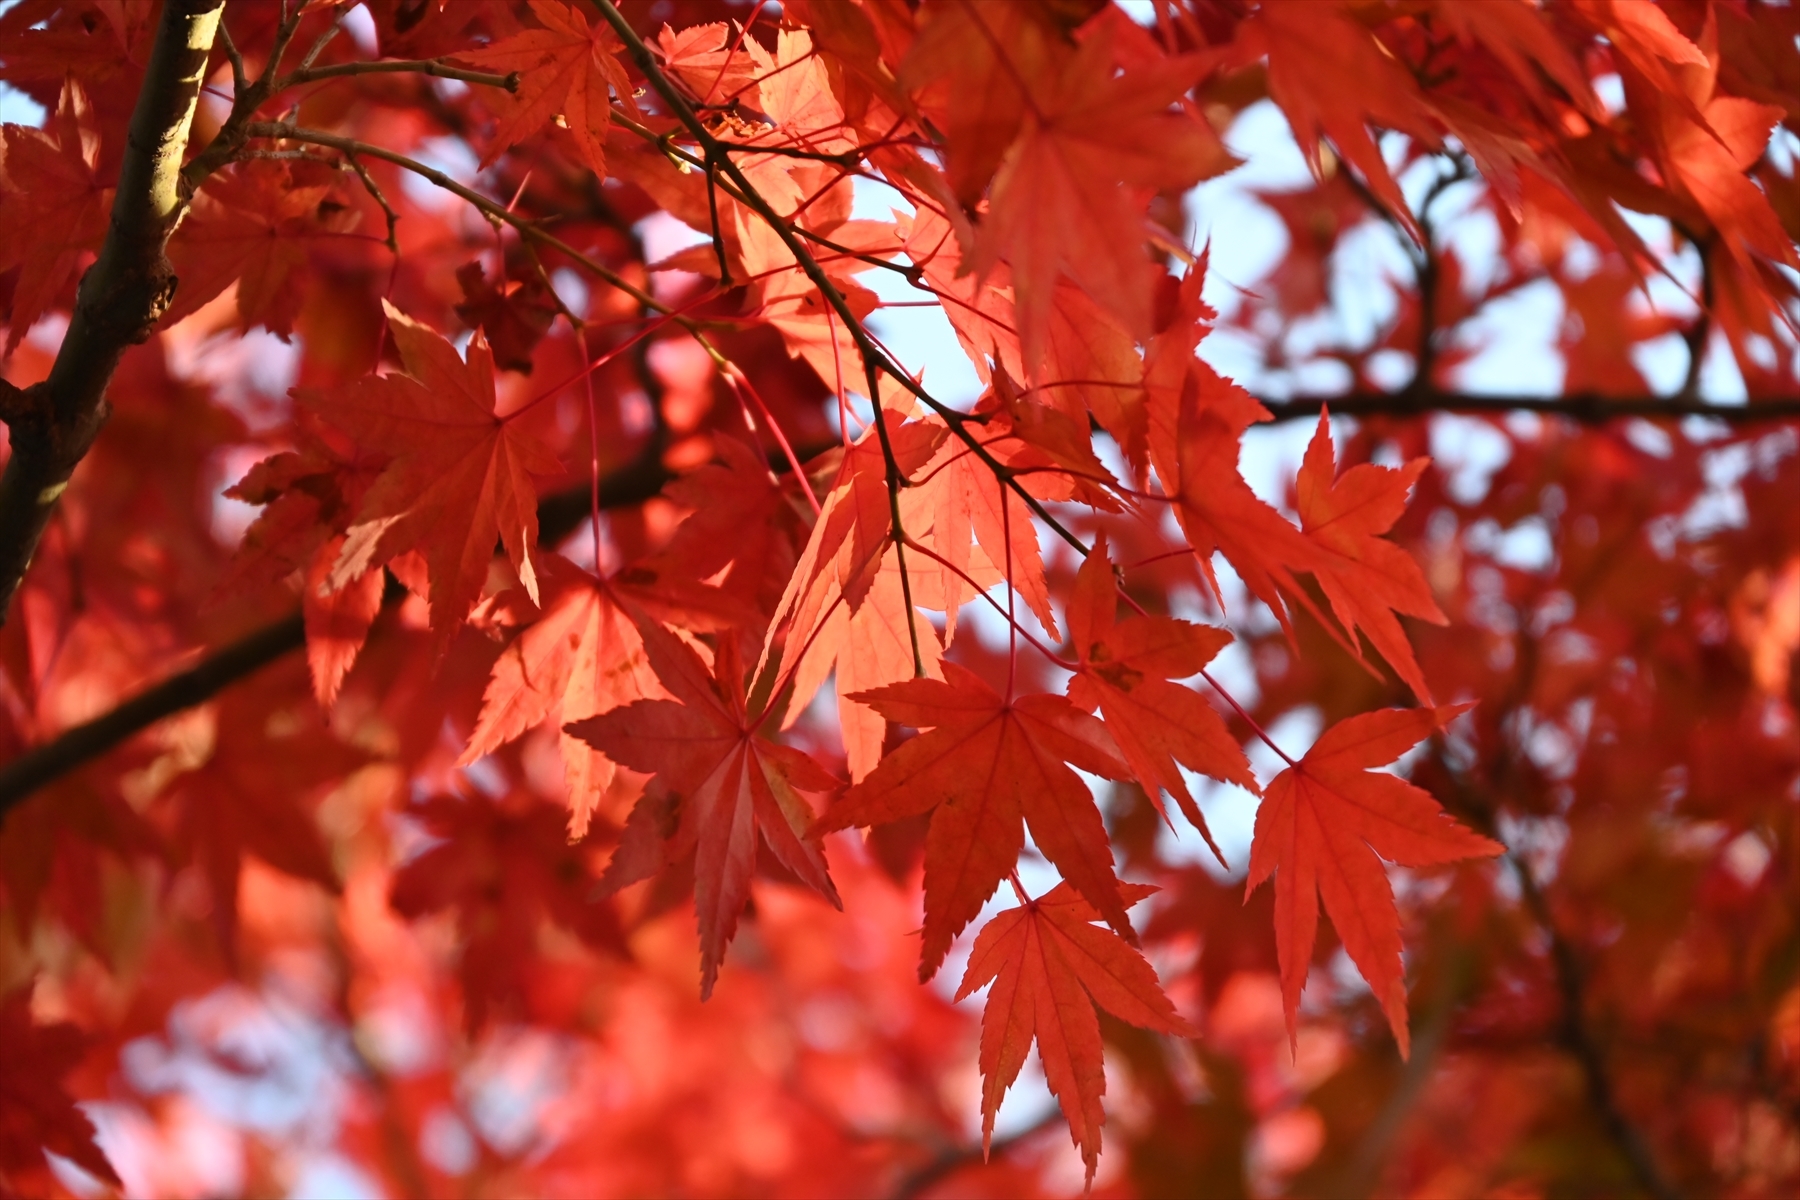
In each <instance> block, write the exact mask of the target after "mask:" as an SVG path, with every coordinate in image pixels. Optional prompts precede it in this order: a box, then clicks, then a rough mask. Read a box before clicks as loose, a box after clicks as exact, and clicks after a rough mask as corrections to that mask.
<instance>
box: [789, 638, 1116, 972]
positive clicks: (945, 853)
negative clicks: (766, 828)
mask: <svg viewBox="0 0 1800 1200" xmlns="http://www.w3.org/2000/svg"><path fill="white" fill-rule="evenodd" d="M943 670H944V678H943V679H942V680H937V679H913V680H909V681H907V682H905V683H898V684H894V685H892V686H890V687H884V688H878V689H876V690H875V691H872V692H861V693H858V694H857V696H856V697H855V698H856V699H857V700H860V701H861V702H862V703H864V704H867V705H868V706H869V707H871V708H873V709H874V710H875V711H876V712H878V713H880V714H881V715H882V716H884V717H886V718H887V719H888V720H890V721H894V722H896V723H898V724H901V725H909V726H911V727H913V728H915V729H923V730H928V731H929V732H925V733H921V734H920V735H919V736H918V737H916V738H914V739H912V740H911V741H909V742H906V743H904V744H903V745H901V746H900V747H899V748H898V749H897V750H895V751H894V752H893V753H891V754H889V755H888V756H887V757H886V758H884V759H882V760H881V765H880V766H878V767H876V768H875V770H874V771H873V772H871V773H870V775H869V777H868V778H866V779H864V780H863V781H862V782H861V783H859V784H857V785H856V786H855V787H853V788H851V789H850V790H849V791H847V792H845V793H844V798H843V799H842V801H840V802H839V803H838V804H837V805H836V806H835V807H833V808H832V810H831V811H830V812H829V813H827V814H826V816H825V819H824V820H823V821H822V822H821V823H820V828H821V829H826V830H830V829H847V828H849V827H850V826H852V825H876V824H882V823H885V822H888V821H899V820H903V819H905V818H907V817H912V816H917V815H919V814H921V813H926V812H930V813H931V814H932V817H931V829H930V832H928V833H927V834H926V838H925V940H924V944H923V946H922V947H921V948H920V952H919V977H920V979H930V978H931V977H932V975H934V974H935V973H936V972H937V969H938V966H939V965H940V964H941V963H942V962H943V961H944V955H945V954H946V953H948V952H949V949H950V940H951V939H952V938H954V937H955V936H956V935H957V933H959V932H960V931H961V930H962V928H963V927H964V926H965V925H967V924H968V923H969V922H970V921H972V920H974V919H975V915H976V914H977V913H979V912H980V911H981V906H982V905H983V904H985V903H986V902H987V898H988V897H989V896H991V895H993V894H994V888H995V887H997V886H998V885H999V883H1000V881H1001V880H1002V879H1005V878H1006V876H1007V874H1008V872H1010V871H1011V870H1012V869H1013V867H1014V865H1015V864H1016V863H1017V862H1018V860H1019V852H1020V851H1021V850H1023V849H1024V848H1025V826H1026V824H1027V823H1029V824H1030V826H1031V836H1032V839H1033V840H1034V841H1035V842H1036V843H1037V846H1038V849H1039V850H1041V851H1043V853H1044V857H1045V858H1048V859H1049V860H1050V861H1051V862H1052V863H1054V864H1055V865H1056V869H1057V870H1058V871H1060V872H1062V876H1063V878H1064V879H1067V880H1068V881H1069V882H1070V884H1072V885H1073V886H1074V888H1075V890H1076V891H1078V892H1080V893H1081V895H1082V896H1084V897H1085V898H1086V899H1087V900H1088V902H1089V903H1091V904H1092V905H1093V906H1094V907H1095V908H1096V909H1098V910H1099V911H1100V913H1101V914H1102V915H1103V916H1104V917H1105V918H1106V921H1107V923H1108V924H1110V925H1111V926H1112V927H1113V928H1114V929H1117V930H1118V931H1119V932H1120V933H1121V934H1123V935H1124V936H1126V937H1128V938H1134V936H1135V935H1133V934H1132V932H1131V922H1130V921H1129V920H1128V919H1127V918H1126V916H1125V904H1124V901H1123V900H1122V899H1121V897H1120V893H1119V881H1118V878H1117V877H1116V876H1115V875H1114V874H1113V861H1112V849H1111V847H1110V845H1109V844H1108V842H1107V838H1106V826H1105V825H1104V824H1103V823H1102V822H1101V820H1100V810H1099V809H1097V808H1096V807H1095V806H1094V797H1093V794H1092V793H1091V792H1089V791H1088V787H1087V784H1085V783H1083V782H1082V781H1081V777H1080V776H1078V775H1076V774H1075V772H1074V771H1073V770H1071V769H1070V766H1071V764H1072V765H1073V766H1075V767H1079V768H1080V769H1082V770H1084V771H1089V772H1092V773H1093V774H1096V775H1104V776H1106V777H1107V778H1109V779H1128V778H1130V777H1131V767H1130V765H1129V764H1127V763H1126V762H1125V761H1124V759H1122V758H1121V757H1120V756H1119V751H1118V748H1117V746H1115V745H1114V743H1113V739H1112V735H1111V734H1110V733H1109V732H1108V731H1107V729H1106V726H1104V725H1102V724H1101V723H1100V722H1099V721H1098V720H1097V719H1095V718H1094V717H1092V716H1090V715H1088V714H1087V713H1084V712H1082V711H1081V710H1080V709H1078V708H1076V707H1075V706H1074V705H1073V704H1070V703H1069V702H1068V701H1067V700H1065V699H1063V698H1062V697H1061V696H1047V695H1032V696H1020V697H1017V698H1013V697H1002V696H1001V695H1000V694H999V693H998V692H996V691H994V689H993V688H991V687H989V686H988V685H987V684H986V683H985V682H983V680H982V679H981V677H980V676H978V675H976V674H975V673H974V672H972V671H969V670H967V669H966V668H964V667H960V666H958V665H956V664H955V663H949V662H947V663H944V664H943ZM934 810H935V811H934Z"/></svg>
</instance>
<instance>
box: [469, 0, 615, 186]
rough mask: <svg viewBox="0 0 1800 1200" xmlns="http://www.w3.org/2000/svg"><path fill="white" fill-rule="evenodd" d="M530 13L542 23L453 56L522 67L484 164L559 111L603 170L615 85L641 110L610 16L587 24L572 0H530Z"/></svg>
mask: <svg viewBox="0 0 1800 1200" xmlns="http://www.w3.org/2000/svg"><path fill="white" fill-rule="evenodd" d="M531 14H532V16H534V17H536V18H537V20H538V23H539V24H540V25H541V26H543V28H541V29H527V30H525V31H524V32H523V33H519V34H515V35H514V36H512V37H510V38H507V39H506V40H505V41H503V42H500V43H498V44H496V45H493V46H489V47H487V48H486V49H484V50H464V51H462V52H460V53H458V54H457V56H456V57H458V58H460V59H462V60H463V61H464V62H466V63H472V64H474V65H475V66H478V67H490V68H492V69H494V70H496V71H505V72H511V71H517V72H518V73H519V90H518V94H517V95H516V96H515V97H514V98H513V100H512V103H511V104H510V105H507V106H506V108H505V110H504V112H503V115H502V116H501V118H500V127H499V128H498V129H496V130H495V131H494V139H493V141H491V142H490V143H488V148H487V152H486V153H485V154H483V155H482V157H481V165H482V166H484V167H485V166H487V165H488V164H489V163H491V162H493V161H494V160H495V159H496V158H499V157H500V155H501V154H502V153H504V152H505V151H506V150H507V149H508V148H509V147H511V146H514V145H517V144H518V143H519V142H521V141H523V140H524V139H526V138H528V137H530V136H531V135H532V134H534V133H536V132H537V131H538V130H540V129H542V128H543V127H544V126H545V125H546V124H548V123H550V122H551V121H554V120H556V119H557V118H559V117H560V118H561V121H560V122H559V123H560V124H563V125H565V126H567V128H568V130H569V133H570V135H571V136H573V137H574V139H575V148H576V150H577V151H578V152H579V153H580V155H581V158H582V160H583V161H584V162H586V163H587V164H588V166H590V167H592V168H593V169H594V174H596V175H599V176H600V177H602V178H605V176H606V131H607V127H608V126H609V125H610V124H611V123H612V116H611V113H612V101H611V97H610V93H616V94H617V95H618V97H619V102H620V104H622V105H623V106H624V107H625V109H626V111H628V112H630V113H632V114H633V115H634V116H635V115H636V113H637V105H636V102H635V101H634V100H633V99H632V96H631V91H632V88H631V77H630V76H629V75H627V74H626V73H625V67H624V65H623V64H622V63H620V62H619V59H618V57H617V54H618V51H619V49H620V48H621V46H620V42H619V39H618V37H617V35H615V34H614V33H613V31H612V29H611V27H610V26H608V25H607V24H606V22H604V21H600V22H596V23H595V24H594V25H591V26H590V25H589V24H588V23H587V19H586V18H585V17H584V16H582V14H581V13H580V11H579V10H577V9H576V8H575V7H574V6H573V5H569V4H561V3H558V2H557V0H531Z"/></svg>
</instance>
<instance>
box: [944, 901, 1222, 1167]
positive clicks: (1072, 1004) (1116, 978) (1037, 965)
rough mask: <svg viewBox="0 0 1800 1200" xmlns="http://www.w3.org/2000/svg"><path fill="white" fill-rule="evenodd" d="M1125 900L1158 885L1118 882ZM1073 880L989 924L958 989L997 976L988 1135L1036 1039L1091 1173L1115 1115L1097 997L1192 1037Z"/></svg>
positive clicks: (1145, 1022)
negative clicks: (1104, 1101) (1105, 1104)
mask: <svg viewBox="0 0 1800 1200" xmlns="http://www.w3.org/2000/svg"><path fill="white" fill-rule="evenodd" d="M1119 891H1120V893H1121V897H1122V900H1123V903H1124V904H1125V906H1126V907H1130V906H1131V905H1133V904H1136V903H1137V902H1138V901H1140V900H1142V899H1144V898H1145V897H1146V896H1149V895H1150V894H1151V893H1153V892H1155V891H1156V889H1155V888H1153V887H1148V886H1146V885H1144V884H1141V883H1126V884H1121V885H1120V886H1119ZM1098 920H1100V914H1099V913H1097V912H1095V911H1094V908H1093V906H1092V905H1090V904H1089V903H1088V902H1087V901H1086V900H1084V899H1082V898H1081V896H1080V895H1078V894H1077V893H1076V892H1075V890H1074V889H1073V888H1071V887H1070V886H1069V885H1068V884H1066V883H1061V884H1058V885H1057V886H1056V887H1055V888H1053V889H1052V890H1051V891H1050V892H1049V893H1048V894H1046V895H1044V896H1040V897H1039V898H1038V899H1036V900H1026V901H1025V902H1024V903H1023V904H1021V905H1020V906H1019V907H1018V908H1013V909H1008V910H1007V911H1005V912H1003V913H1001V914H999V915H998V916H996V917H995V918H994V919H993V920H991V921H989V922H988V923H987V924H986V925H984V926H983V927H982V930H981V932H980V933H979V934H977V935H976V937H975V948H974V950H973V952H971V953H970V955H969V966H968V970H967V971H965V972H964V973H963V980H962V985H961V986H960V987H958V988H957V989H956V998H957V999H958V1000H961V999H963V998H964V997H966V996H968V995H970V994H972V993H973V992H975V991H976V990H978V989H979V988H981V987H983V986H985V985H987V984H988V983H990V982H991V983H992V984H993V985H994V986H993V990H991V991H990V992H988V999H987V1007H986V1008H985V1009H983V1010H982V1014H981V1142H982V1148H983V1150H984V1151H985V1150H986V1149H987V1148H988V1147H989V1146H990V1145H991V1144H992V1141H993V1136H994V1114H995V1113H996V1112H997V1111H998V1110H999V1108H1000V1101H1001V1098H1002V1097H1004V1096H1005V1095H1006V1090H1007V1089H1008V1088H1009V1087H1011V1086H1012V1083H1013V1080H1015V1079H1017V1078H1018V1077H1019V1068H1020V1067H1022V1066H1024V1064H1025V1054H1026V1052H1027V1051H1029V1050H1030V1049H1031V1044H1032V1042H1033V1041H1034V1040H1035V1041H1036V1042H1037V1048H1038V1058H1039V1059H1040V1060H1041V1061H1042V1062H1043V1064H1044V1079H1045V1082H1047V1083H1048V1084H1049V1085H1050V1091H1051V1092H1052V1093H1053V1094H1054V1095H1055V1096H1056V1099H1057V1101H1058V1103H1060V1104H1061V1105H1062V1111H1063V1116H1064V1117H1065V1118H1067V1120H1068V1122H1069V1136H1070V1138H1071V1139H1072V1140H1073V1141H1074V1142H1075V1144H1076V1145H1077V1146H1079V1147H1080V1148H1081V1158H1082V1161H1083V1162H1084V1163H1086V1164H1087V1177H1088V1182H1089V1183H1092V1182H1093V1178H1094V1167H1095V1166H1096V1165H1097V1163H1098V1162H1099V1158H1100V1130H1101V1127H1102V1126H1103V1125H1104V1124H1105V1121H1106V1114H1105V1112H1104V1111H1103V1110H1102V1109H1101V1107H1100V1097H1101V1096H1102V1095H1104V1094H1105V1092H1106V1073H1105V1071H1104V1069H1103V1067H1104V1064H1103V1063H1102V1061H1101V1044H1100V1019H1099V1017H1098V1016H1097V1015H1096V1014H1095V1011H1094V1009H1095V1006H1098V1007H1100V1008H1103V1009H1105V1010H1106V1011H1107V1012H1109V1013H1111V1014H1112V1015H1113V1016H1115V1017H1117V1018H1119V1019H1120V1020H1121V1021H1126V1022H1129V1023H1130V1024H1133V1025H1136V1026H1138V1027H1139V1028H1141V1029H1150V1030H1154V1031H1156V1032H1158V1033H1167V1034H1173V1035H1175V1036H1177V1037H1193V1036H1195V1031H1194V1029H1193V1028H1192V1027H1191V1026H1189V1025H1188V1023H1187V1022H1186V1021H1185V1020H1183V1019H1182V1018H1181V1016H1180V1014H1179V1013H1177V1012H1176V1011H1175V1006H1174V1005H1173V1004H1171V1003H1169V998H1168V997H1167V996H1165V995H1164V994H1163V990H1162V987H1161V986H1160V985H1159V984H1158V983H1157V981H1156V972H1155V971H1154V970H1152V969H1151V967H1150V964H1149V963H1147V962H1145V961H1144V957H1143V955H1141V954H1139V953H1138V952H1137V951H1136V950H1134V949H1133V948H1132V947H1131V946H1129V945H1127V944H1126V942H1125V940H1124V939H1123V938H1121V937H1119V936H1118V935H1117V934H1115V933H1113V932H1112V931H1110V930H1106V929H1099V928H1096V927H1095V926H1094V924H1093V922H1095V921H1098Z"/></svg>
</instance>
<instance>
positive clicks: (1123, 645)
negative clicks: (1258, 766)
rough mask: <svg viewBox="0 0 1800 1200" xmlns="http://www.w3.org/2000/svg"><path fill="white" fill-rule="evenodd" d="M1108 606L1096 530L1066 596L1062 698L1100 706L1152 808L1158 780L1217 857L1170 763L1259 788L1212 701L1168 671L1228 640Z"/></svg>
mask: <svg viewBox="0 0 1800 1200" xmlns="http://www.w3.org/2000/svg"><path fill="white" fill-rule="evenodd" d="M1117 608H1118V597H1117V590H1116V585H1115V584H1114V581H1113V567H1112V560H1111V558H1109V557H1108V555H1107V552H1106V542H1105V541H1104V540H1102V541H1101V542H1100V543H1099V544H1097V545H1096V546H1095V547H1094V549H1093V552H1092V553H1090V554H1089V555H1088V557H1087V561H1086V562H1084V563H1082V564H1081V571H1080V573H1079V574H1078V575H1077V576H1076V578H1075V594H1074V596H1073V598H1072V599H1071V601H1070V604H1069V644H1070V646H1071V647H1072V648H1073V649H1074V650H1075V653H1076V655H1077V656H1078V658H1079V659H1080V663H1081V670H1080V671H1079V672H1078V673H1077V674H1076V675H1075V676H1074V678H1072V679H1070V680H1069V689H1068V691H1069V699H1071V700H1073V701H1074V702H1075V703H1076V704H1079V705H1080V706H1081V707H1083V708H1085V709H1087V710H1089V711H1090V712H1091V711H1092V710H1094V709H1095V708H1098V709H1100V711H1101V712H1102V713H1104V714H1105V716H1106V727H1107V728H1108V729H1110V730H1111V731H1112V735H1113V740H1114V741H1116V742H1118V744H1119V751H1120V753H1122V754H1123V755H1124V756H1125V761H1126V762H1128V763H1130V764H1131V770H1132V773H1133V774H1134V775H1136V776H1137V780H1138V782H1139V783H1140V784H1142V785H1143V787H1144V790H1145V791H1146V792H1148V793H1149V795H1150V799H1151V802H1152V803H1154V804H1155V805H1156V809H1157V811H1158V812H1163V805H1162V792H1163V791H1164V790H1167V791H1168V793H1169V794H1170V795H1171V796H1174V797H1175V800H1176V803H1178V804H1179V805H1180V806H1181V811H1182V813H1183V814H1184V815H1185V816H1186V817H1187V819H1188V820H1189V821H1190V822H1192V823H1193V826H1194V828H1195V829H1198V830H1199V831H1200V836H1201V837H1203V838H1205V839H1206V844H1207V845H1208V846H1209V847H1211V849H1212V852H1213V854H1214V855H1215V856H1217V857H1218V859H1219V862H1220V863H1221V864H1222V863H1224V861H1225V856H1224V855H1223V854H1222V853H1220V851H1219V847H1218V845H1217V844H1216V843H1214V842H1213V839H1212V833H1211V832H1210V831H1209V830H1208V829H1207V827H1206V818H1205V817H1203V816H1201V815H1200V807H1199V805H1197V804H1195V803H1194V798H1193V796H1192V795H1190V794H1189V792H1188V787H1187V782H1186V780H1184V779H1182V777H1181V770H1180V768H1179V767H1177V766H1176V764H1177V763H1179V764H1181V766H1185V767H1187V768H1188V769H1190V770H1194V771H1199V772H1201V773H1202V774H1206V775H1211V776H1212V777H1213V778H1214V779H1220V780H1223V781H1224V782H1226V783H1235V784H1237V785H1238V786H1239V787H1242V788H1244V789H1246V790H1247V791H1250V792H1260V791H1261V790H1262V789H1261V788H1260V787H1259V786H1258V785H1257V782H1256V776H1255V775H1253V774H1252V773H1251V771H1250V761H1249V760H1248V759H1247V758H1245V757H1244V751H1243V748H1242V747H1240V746H1239V745H1238V743H1237V740H1236V739H1235V738H1233V737H1232V736H1231V731H1230V730H1228V729H1226V728H1225V722H1224V720H1223V719H1222V718H1221V717H1220V716H1219V714H1218V713H1217V712H1216V711H1215V710H1214V709H1213V707H1212V705H1210V704H1208V703H1207V702H1206V701H1205V700H1204V699H1202V698H1201V697H1200V696H1199V695H1198V694H1197V693H1195V692H1194V691H1193V689H1191V688H1185V687H1182V686H1181V685H1180V684H1178V683H1173V682H1171V680H1175V679H1185V678H1188V677H1189V676H1192V675H1195V674H1198V673H1199V671H1200V669H1201V668H1202V667H1204V666H1206V664H1207V663H1208V662H1210V661H1212V657H1213V656H1214V655H1215V654H1217V653H1218V652H1219V651H1220V650H1222V649H1224V648H1225V647H1226V646H1228V645H1230V644H1231V634H1230V633H1228V632H1226V631H1225V630H1223V629H1214V628H1213V627H1211V626H1209V625H1195V624H1193V623H1191V622H1188V621H1178V620H1175V619H1174V618H1173V617H1158V616H1148V615H1145V616H1136V617H1130V618H1127V619H1126V620H1125V621H1123V622H1119V621H1117V619H1116V618H1117ZM1166 815H1167V814H1166V813H1165V819H1166Z"/></svg>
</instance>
